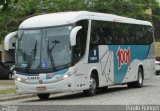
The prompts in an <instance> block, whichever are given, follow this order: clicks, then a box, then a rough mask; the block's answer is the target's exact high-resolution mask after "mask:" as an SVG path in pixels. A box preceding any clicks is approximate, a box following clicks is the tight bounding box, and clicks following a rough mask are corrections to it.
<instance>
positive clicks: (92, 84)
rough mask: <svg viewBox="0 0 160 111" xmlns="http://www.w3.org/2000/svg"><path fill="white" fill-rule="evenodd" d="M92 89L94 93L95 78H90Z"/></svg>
mask: <svg viewBox="0 0 160 111" xmlns="http://www.w3.org/2000/svg"><path fill="white" fill-rule="evenodd" d="M90 89H91V92H92V94H94V93H95V91H96V81H95V79H93V78H91V79H90Z"/></svg>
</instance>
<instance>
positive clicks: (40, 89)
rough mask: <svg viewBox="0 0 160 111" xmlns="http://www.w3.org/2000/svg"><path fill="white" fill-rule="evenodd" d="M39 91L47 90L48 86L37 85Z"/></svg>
mask: <svg viewBox="0 0 160 111" xmlns="http://www.w3.org/2000/svg"><path fill="white" fill-rule="evenodd" d="M36 89H37V91H45V90H47V88H46V87H45V86H39V87H36Z"/></svg>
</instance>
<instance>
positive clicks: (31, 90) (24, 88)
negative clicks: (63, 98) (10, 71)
mask: <svg viewBox="0 0 160 111" xmlns="http://www.w3.org/2000/svg"><path fill="white" fill-rule="evenodd" d="M74 82H75V79H74V76H72V77H69V78H67V79H64V80H61V81H59V82H56V83H48V84H25V83H22V82H18V81H15V84H16V92H17V93H18V94H41V93H57V92H71V91H75V90H76V88H75V86H74ZM37 87H45V88H46V89H43V90H37Z"/></svg>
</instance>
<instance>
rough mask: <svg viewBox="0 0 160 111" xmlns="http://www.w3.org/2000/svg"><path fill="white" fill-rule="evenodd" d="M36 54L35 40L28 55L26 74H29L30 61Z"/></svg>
mask: <svg viewBox="0 0 160 111" xmlns="http://www.w3.org/2000/svg"><path fill="white" fill-rule="evenodd" d="M36 52H37V40H36V42H35V44H34V48H33V49H31V52H30V55H28V60H27V67H26V69H27V72H29V68H30V67H31V62H32V60H35V56H36Z"/></svg>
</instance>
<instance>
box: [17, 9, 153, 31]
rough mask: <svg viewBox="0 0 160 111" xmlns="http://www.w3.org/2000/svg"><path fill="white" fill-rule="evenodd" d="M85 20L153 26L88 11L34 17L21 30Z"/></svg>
mask: <svg viewBox="0 0 160 111" xmlns="http://www.w3.org/2000/svg"><path fill="white" fill-rule="evenodd" d="M83 19H91V20H102V21H111V22H120V23H129V24H141V25H150V26H152V24H151V23H150V22H148V21H143V20H136V19H133V18H127V17H122V16H117V15H113V14H105V13H96V12H88V11H77V12H58V13H51V14H43V15H38V16H34V17H31V18H28V19H27V20H25V21H23V22H22V23H21V25H20V26H19V29H28V28H42V27H53V26H59V25H67V24H72V23H75V22H76V21H79V20H83Z"/></svg>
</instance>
